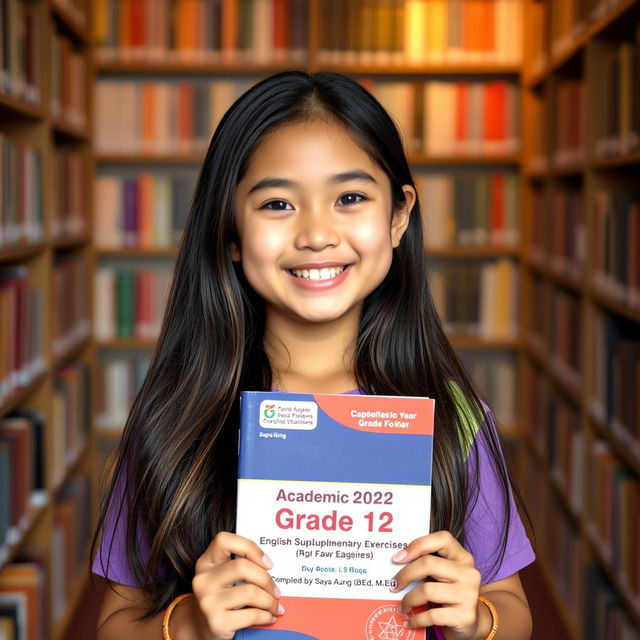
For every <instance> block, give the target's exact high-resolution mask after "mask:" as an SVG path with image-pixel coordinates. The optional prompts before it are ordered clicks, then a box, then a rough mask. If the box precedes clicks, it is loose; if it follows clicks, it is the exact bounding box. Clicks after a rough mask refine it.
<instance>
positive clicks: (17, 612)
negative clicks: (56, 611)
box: [0, 554, 49, 640]
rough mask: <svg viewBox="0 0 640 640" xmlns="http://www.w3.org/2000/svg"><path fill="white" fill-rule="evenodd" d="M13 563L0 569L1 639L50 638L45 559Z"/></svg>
mask: <svg viewBox="0 0 640 640" xmlns="http://www.w3.org/2000/svg"><path fill="white" fill-rule="evenodd" d="M37 555H39V556H40V557H39V558H38V559H37V560H33V559H32V560H30V561H27V560H23V561H17V562H12V563H11V564H9V565H7V566H5V567H4V568H3V569H2V570H1V571H0V638H2V639H3V640H32V639H34V640H35V639H36V638H46V637H48V628H49V627H48V609H49V607H48V595H49V589H48V588H47V573H48V572H47V569H46V562H45V560H44V557H43V555H42V554H37Z"/></svg>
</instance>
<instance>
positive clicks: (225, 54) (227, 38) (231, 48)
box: [221, 0, 239, 62]
mask: <svg viewBox="0 0 640 640" xmlns="http://www.w3.org/2000/svg"><path fill="white" fill-rule="evenodd" d="M238 11H239V8H238V0H225V1H224V2H223V3H222V34H221V35H222V39H221V42H222V47H221V49H222V60H223V62H232V61H233V60H234V59H235V58H236V56H237V53H238Z"/></svg>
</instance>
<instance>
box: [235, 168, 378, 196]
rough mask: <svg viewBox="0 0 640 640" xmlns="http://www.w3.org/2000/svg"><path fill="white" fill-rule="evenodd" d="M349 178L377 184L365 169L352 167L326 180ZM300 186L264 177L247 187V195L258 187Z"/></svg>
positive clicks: (339, 181) (336, 182) (328, 181)
mask: <svg viewBox="0 0 640 640" xmlns="http://www.w3.org/2000/svg"><path fill="white" fill-rule="evenodd" d="M350 180H363V181H366V182H373V183H374V184H378V181H377V180H376V179H375V178H374V177H373V176H372V175H371V174H369V173H367V172H366V171H362V170H361V169H354V170H353V171H344V172H343V173H337V174H335V175H333V176H331V177H330V178H329V180H327V183H328V184H340V183H342V182H349V181H350ZM298 186H300V185H299V183H297V182H294V181H293V180H289V179H287V178H264V179H263V180H260V181H259V182H256V184H254V185H253V187H251V189H249V192H248V193H247V195H250V194H252V193H253V192H254V191H259V190H260V189H269V188H270V187H289V188H292V189H293V188H295V187H298Z"/></svg>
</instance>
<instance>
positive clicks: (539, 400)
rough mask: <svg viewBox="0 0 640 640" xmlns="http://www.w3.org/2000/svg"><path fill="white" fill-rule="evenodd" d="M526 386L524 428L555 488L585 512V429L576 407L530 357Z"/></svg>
mask: <svg viewBox="0 0 640 640" xmlns="http://www.w3.org/2000/svg"><path fill="white" fill-rule="evenodd" d="M523 375H524V382H525V386H526V388H527V397H526V406H525V408H524V411H523V415H524V416H526V417H525V419H524V428H525V429H526V432H527V433H528V436H529V440H530V442H531V444H532V445H533V447H534V448H535V450H536V451H537V453H538V455H539V456H541V457H542V458H543V459H544V460H545V462H546V464H547V467H548V469H549V473H550V475H551V477H552V478H553V480H554V482H555V484H556V488H557V489H558V491H559V492H561V494H562V496H563V498H564V499H565V502H566V504H567V505H569V506H570V507H571V509H572V510H573V512H574V513H576V514H578V513H581V512H582V508H583V481H584V476H583V474H584V469H583V460H584V450H583V433H582V430H581V428H580V413H579V411H578V410H577V408H576V407H575V406H574V405H573V404H572V403H570V402H569V401H568V400H567V399H565V398H564V397H563V396H562V395H560V394H559V393H558V392H557V391H556V390H555V388H553V387H551V386H550V385H549V382H548V379H547V378H546V377H545V376H544V374H543V372H542V371H541V370H540V369H539V368H538V366H537V365H536V364H534V363H533V362H532V361H531V360H527V361H526V364H525V368H524V374H523Z"/></svg>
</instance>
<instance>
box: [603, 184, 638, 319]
mask: <svg viewBox="0 0 640 640" xmlns="http://www.w3.org/2000/svg"><path fill="white" fill-rule="evenodd" d="M594 201H595V214H594V217H595V233H594V237H595V256H594V263H595V272H594V277H593V282H594V285H595V286H596V287H597V288H598V289H599V290H600V291H602V292H603V293H605V294H606V295H607V296H609V297H611V298H613V299H614V300H616V301H618V302H621V303H623V304H627V305H629V306H631V307H634V308H636V309H639V308H640V243H639V240H638V238H640V196H639V195H638V194H636V193H632V192H630V191H611V190H606V189H600V190H598V191H597V192H596V194H595V198H594Z"/></svg>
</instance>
